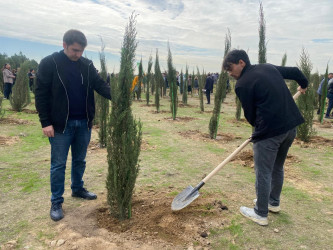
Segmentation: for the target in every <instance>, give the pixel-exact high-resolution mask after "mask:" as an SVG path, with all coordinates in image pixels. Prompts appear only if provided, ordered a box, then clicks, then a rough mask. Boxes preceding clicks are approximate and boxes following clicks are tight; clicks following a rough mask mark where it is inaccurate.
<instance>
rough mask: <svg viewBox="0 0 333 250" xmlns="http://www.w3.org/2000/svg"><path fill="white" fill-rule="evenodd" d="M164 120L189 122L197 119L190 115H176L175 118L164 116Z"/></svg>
mask: <svg viewBox="0 0 333 250" xmlns="http://www.w3.org/2000/svg"><path fill="white" fill-rule="evenodd" d="M164 120H167V121H170V122H189V121H193V120H198V118H195V117H190V116H183V117H176V119H175V120H174V119H172V118H169V117H168V118H164Z"/></svg>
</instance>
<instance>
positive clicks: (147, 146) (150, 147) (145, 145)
mask: <svg viewBox="0 0 333 250" xmlns="http://www.w3.org/2000/svg"><path fill="white" fill-rule="evenodd" d="M155 149H156V146H153V145H150V144H149V142H148V141H146V140H144V139H142V142H141V150H143V151H146V150H155Z"/></svg>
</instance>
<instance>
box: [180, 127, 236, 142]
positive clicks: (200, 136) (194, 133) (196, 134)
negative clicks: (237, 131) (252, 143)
mask: <svg viewBox="0 0 333 250" xmlns="http://www.w3.org/2000/svg"><path fill="white" fill-rule="evenodd" d="M178 134H180V135H181V136H183V137H185V138H190V139H193V140H203V141H207V140H212V139H211V138H210V136H209V134H208V133H201V132H200V131H199V130H187V131H180V132H178ZM235 139H241V137H239V136H235V135H233V134H228V133H218V134H217V135H216V141H223V142H230V141H233V140H235Z"/></svg>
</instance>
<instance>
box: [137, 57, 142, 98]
mask: <svg viewBox="0 0 333 250" xmlns="http://www.w3.org/2000/svg"><path fill="white" fill-rule="evenodd" d="M142 81H143V68H142V57H141V60H140V64H139V83H138V84H139V87H138V92H137V94H136V99H137V100H141V92H142V87H141V84H142Z"/></svg>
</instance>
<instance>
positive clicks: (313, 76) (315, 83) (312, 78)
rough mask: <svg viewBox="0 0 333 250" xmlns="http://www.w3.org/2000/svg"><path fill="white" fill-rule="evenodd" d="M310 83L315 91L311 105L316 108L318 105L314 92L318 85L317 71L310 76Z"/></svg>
mask: <svg viewBox="0 0 333 250" xmlns="http://www.w3.org/2000/svg"><path fill="white" fill-rule="evenodd" d="M310 82H312V83H313V90H314V91H315V98H314V103H313V105H314V107H315V108H316V107H318V105H319V99H318V98H317V93H316V90H317V89H318V87H319V83H320V77H319V72H318V71H317V72H316V73H314V74H312V75H311V80H310Z"/></svg>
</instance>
